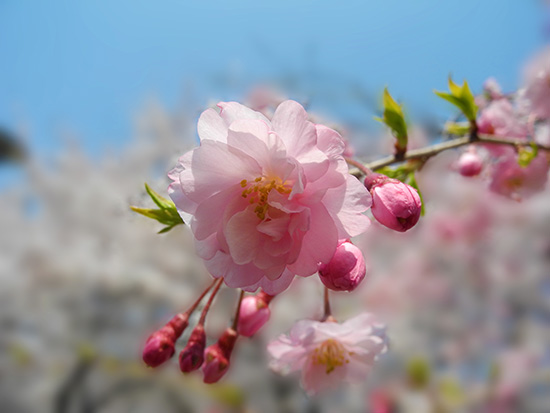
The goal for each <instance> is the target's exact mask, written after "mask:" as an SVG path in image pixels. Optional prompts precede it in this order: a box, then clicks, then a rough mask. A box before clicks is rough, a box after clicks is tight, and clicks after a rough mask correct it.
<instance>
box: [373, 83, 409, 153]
mask: <svg viewBox="0 0 550 413" xmlns="http://www.w3.org/2000/svg"><path fill="white" fill-rule="evenodd" d="M383 103H384V117H383V118H375V119H376V120H378V121H380V122H382V123H385V124H386V125H387V126H388V127H389V128H390V129H391V131H392V134H393V136H395V138H396V139H397V144H396V148H397V149H398V151H401V152H405V151H406V150H407V140H408V135H407V123H406V122H405V116H404V115H403V109H402V108H401V106H400V105H399V104H398V103H397V102H396V101H395V100H394V99H393V98H392V96H391V95H390V92H388V89H387V88H386V89H384V99H383Z"/></svg>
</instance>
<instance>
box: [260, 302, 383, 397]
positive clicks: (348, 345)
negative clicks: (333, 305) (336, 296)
mask: <svg viewBox="0 0 550 413" xmlns="http://www.w3.org/2000/svg"><path fill="white" fill-rule="evenodd" d="M384 329H385V328H384V326H383V325H381V324H379V323H377V322H376V320H375V319H374V317H373V316H372V315H371V314H368V313H363V314H360V315H358V316H356V317H354V318H351V319H349V320H348V321H346V322H344V323H342V324H338V323H335V322H320V321H312V320H301V321H298V322H297V323H296V324H294V326H293V327H292V329H291V330H290V333H289V335H281V336H280V337H279V338H277V339H276V340H274V341H272V342H271V343H269V345H268V348H267V349H268V352H269V353H270V355H271V356H272V358H273V361H272V364H271V367H272V368H273V369H274V370H275V371H277V372H279V373H282V374H287V373H291V372H293V371H300V370H301V375H302V386H303V387H304V389H305V390H306V391H307V392H308V394H311V395H313V394H316V393H318V392H320V391H322V390H325V389H329V388H334V387H336V386H337V385H338V384H339V383H340V382H342V381H346V382H350V383H359V382H362V381H364V380H366V378H367V376H368V374H369V372H370V370H371V368H372V366H373V364H374V362H375V361H376V360H377V358H378V356H379V355H380V354H382V353H384V352H385V351H386V343H385V331H384Z"/></svg>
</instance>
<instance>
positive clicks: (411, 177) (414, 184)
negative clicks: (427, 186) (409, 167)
mask: <svg viewBox="0 0 550 413" xmlns="http://www.w3.org/2000/svg"><path fill="white" fill-rule="evenodd" d="M408 184H409V185H410V186H412V187H413V188H414V189H416V192H418V196H419V197H420V202H421V203H422V206H421V207H420V208H421V209H420V215H421V216H424V214H425V213H426V209H425V207H424V198H423V197H422V192H421V191H420V188H419V187H418V183H417V182H416V177H415V175H414V172H411V173H410V174H409V182H408Z"/></svg>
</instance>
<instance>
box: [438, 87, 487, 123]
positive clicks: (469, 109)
mask: <svg viewBox="0 0 550 413" xmlns="http://www.w3.org/2000/svg"><path fill="white" fill-rule="evenodd" d="M449 90H450V92H451V93H447V92H438V91H434V93H435V94H436V95H437V96H439V97H440V98H442V99H445V100H446V101H448V102H450V103H452V104H453V105H455V106H456V107H457V108H459V109H460V111H461V112H462V113H463V114H464V116H466V119H468V120H469V121H470V122H475V120H476V118H477V111H478V107H477V105H476V103H475V97H474V95H473V93H472V91H471V90H470V86H468V82H466V81H464V83H463V84H462V86H459V85H457V84H456V83H454V82H453V80H452V79H451V78H449Z"/></svg>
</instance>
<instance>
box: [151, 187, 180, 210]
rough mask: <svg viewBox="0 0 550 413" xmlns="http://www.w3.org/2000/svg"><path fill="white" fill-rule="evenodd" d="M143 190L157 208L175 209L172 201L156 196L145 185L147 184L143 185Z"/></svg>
mask: <svg viewBox="0 0 550 413" xmlns="http://www.w3.org/2000/svg"><path fill="white" fill-rule="evenodd" d="M145 190H146V191H147V193H148V194H149V196H150V197H151V199H152V200H153V202H154V203H155V204H157V206H158V207H159V208H161V209H169V208H175V205H174V203H173V202H172V201H170V200H168V199H166V198H163V197H162V196H160V195H159V194H157V193H156V192H155V191H153V190H152V189H151V187H150V186H149V185H147V183H146V184H145Z"/></svg>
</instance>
